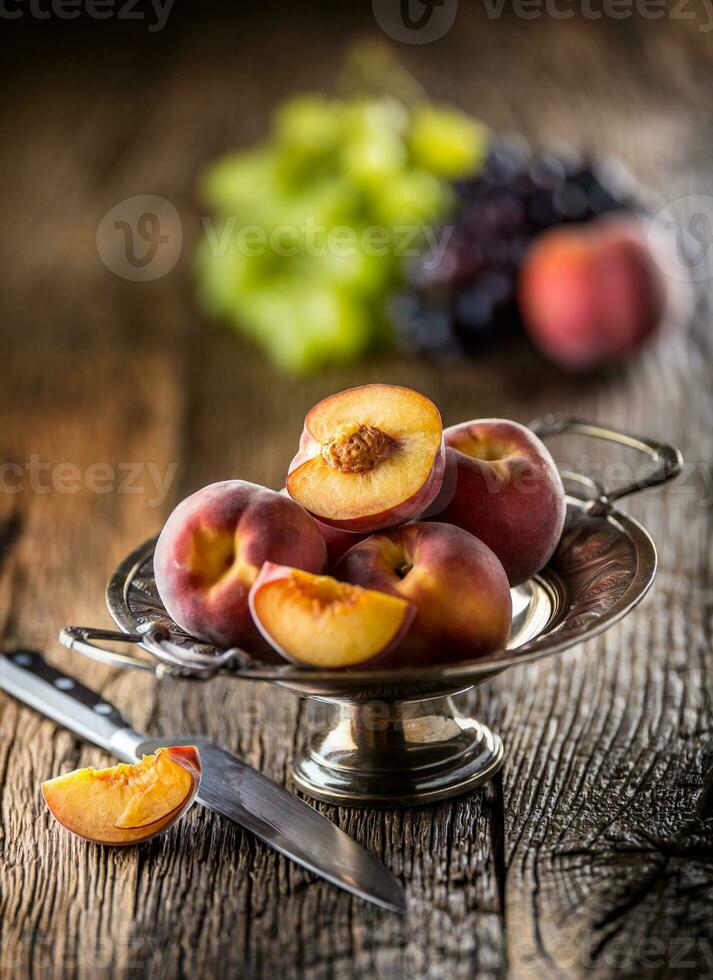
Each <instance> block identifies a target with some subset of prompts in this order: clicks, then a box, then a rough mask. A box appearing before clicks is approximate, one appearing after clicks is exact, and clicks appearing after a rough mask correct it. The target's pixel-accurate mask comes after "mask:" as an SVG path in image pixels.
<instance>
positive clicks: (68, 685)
mask: <svg viewBox="0 0 713 980" xmlns="http://www.w3.org/2000/svg"><path fill="white" fill-rule="evenodd" d="M0 690H3V691H5V692H6V693H7V694H10V695H12V696H13V697H14V698H16V699H17V700H18V701H22V702H23V703H24V704H26V705H28V706H29V707H31V708H34V709H35V710H36V711H39V712H40V714H43V715H45V716H46V717H48V718H51V719H52V720H53V721H55V722H57V723H58V724H59V725H62V726H63V727H64V728H68V729H69V730H70V731H72V732H74V733H75V734H76V735H79V736H80V737H81V738H83V739H84V740H85V741H88V742H91V743H92V744H93V745H98V746H99V747H100V748H103V749H105V750H106V751H107V752H110V753H111V754H112V755H115V756H117V757H118V758H119V759H122V760H123V761H124V762H135V761H136V760H137V759H140V758H141V757H142V755H144V754H147V753H151V752H153V751H155V749H157V748H158V747H159V746H161V745H195V746H196V748H197V749H198V751H199V752H200V755H201V763H202V770H203V775H202V778H201V785H200V788H199V791H198V796H197V802H198V803H199V804H201V805H202V806H204V807H206V808H207V809H209V810H212V811H215V812H216V813H219V814H221V815H222V816H224V817H227V818H228V819H230V820H233V821H234V822H235V823H237V824H239V825H240V826H241V827H244V828H245V829H246V830H249V831H250V832H251V833H253V834H254V835H255V836H256V837H258V838H259V839H260V840H262V841H263V842H264V843H265V844H267V845H268V846H269V847H272V848H274V850H276V851H279V853H280V854H284V855H285V857H287V858H290V859H291V860H292V861H295V862H296V863H297V864H300V865H302V866H303V867H305V868H307V869H308V870H309V871H312V872H314V873H315V874H317V875H319V876H320V877H322V878H325V879H326V880H327V881H330V882H331V883H332V884H334V885H337V886H338V887H339V888H343V889H344V890H345V891H348V892H350V893H351V894H353V895H357V896H358V897H359V898H362V899H364V900H365V901H368V902H372V903H374V904H375V905H380V906H381V907H382V908H386V909H390V910H392V911H394V912H405V911H406V907H407V906H406V896H405V894H404V891H403V888H402V887H401V885H400V884H399V883H398V881H397V880H396V878H394V876H393V875H392V874H391V873H390V872H389V871H387V870H386V868H385V867H384V866H383V865H382V864H381V863H380V862H379V861H378V860H377V859H376V858H375V857H373V855H371V854H369V852H368V851H366V850H365V849H364V848H363V847H361V845H359V844H357V843H356V841H354V840H352V838H351V837H349V836H348V835H347V834H345V833H344V831H342V830H340V829H339V828H338V827H335V825H334V824H333V823H331V821H330V820H328V819H327V818H326V817H325V816H323V815H322V814H321V813H319V812H318V811H317V810H315V809H314V807H311V806H309V804H307V803H304V802H303V801H302V800H298V799H297V797H295V796H292V794H291V793H289V792H288V791H287V790H286V789H284V788H283V787H282V786H280V785H278V784H277V783H275V782H274V781H273V780H272V779H270V778H269V777H267V776H265V775H263V774H262V773H261V772H258V771H257V769H253V768H252V766H249V765H248V764H247V763H245V762H243V761H242V760H241V759H239V758H238V757H237V756H235V755H232V754H231V753H230V752H226V751H225V750H224V749H222V748H220V746H218V745H216V744H215V742H212V741H211V740H210V739H208V738H205V737H204V736H201V735H181V736H173V735H170V736H169V735H166V736H163V737H162V738H146V737H145V736H144V735H140V734H139V733H138V732H136V731H134V729H133V728H131V726H130V725H129V724H128V722H127V721H126V719H125V718H124V717H123V716H122V715H121V713H120V712H119V711H118V710H117V708H115V707H114V705H112V704H109V703H108V702H107V701H105V700H104V699H103V698H102V697H101V696H100V695H99V694H97V693H96V692H94V691H92V690H90V689H89V688H87V687H85V686H84V685H83V684H80V682H79V681H77V680H76V679H75V678H73V677H70V676H69V675H68V674H65V673H61V672H60V671H57V670H55V669H54V668H53V667H51V666H50V665H49V664H48V663H47V662H46V661H45V659H44V658H43V657H42V655H41V654H39V653H37V652H36V651H33V650H15V651H13V652H12V653H2V654H0Z"/></svg>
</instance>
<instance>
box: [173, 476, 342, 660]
mask: <svg viewBox="0 0 713 980" xmlns="http://www.w3.org/2000/svg"><path fill="white" fill-rule="evenodd" d="M265 561H276V562H281V563H286V562H289V563H290V564H291V565H294V566H296V567H297V568H303V569H306V570H307V571H310V572H322V571H324V569H325V567H326V563H327V549H326V546H325V543H324V539H323V537H322V535H321V534H320V532H319V530H318V528H317V525H316V523H315V521H314V520H313V519H312V518H311V517H310V515H309V514H308V513H307V512H306V511H304V510H303V509H302V507H300V506H299V504H296V503H295V502H294V501H293V500H290V498H289V497H286V496H283V495H281V494H279V493H277V492H276V491H275V490H267V489H266V488H265V487H260V486H257V485H255V484H254V483H246V482H245V481H243V480H227V481H225V482H223V483H213V484H211V485H210V486H207V487H203V489H202V490H199V491H198V492H197V493H194V494H193V495H192V496H190V497H188V498H186V500H184V501H183V502H182V503H180V504H179V505H178V507H176V509H175V510H174V511H173V513H172V514H171V516H170V517H169V518H168V520H167V521H166V524H165V526H164V529H163V531H162V532H161V536H160V537H159V539H158V543H157V545H156V551H155V554H154V570H155V574H156V587H157V588H158V592H159V595H160V596H161V599H162V601H163V604H164V605H165V607H166V609H167V611H168V614H169V615H170V616H171V618H172V619H173V620H174V621H175V622H176V623H178V625H179V626H181V627H182V628H183V629H184V630H186V631H187V632H188V633H190V634H191V635H192V636H195V637H198V638H199V639H202V640H205V641H207V642H209V643H215V644H217V645H218V646H222V647H233V646H237V647H242V648H243V649H245V650H252V651H254V650H258V649H260V648H261V647H262V646H263V643H262V639H261V636H260V633H259V631H258V630H257V628H256V626H255V624H254V623H253V620H252V617H251V615H250V609H249V606H248V595H249V592H250V588H251V586H252V585H253V583H254V582H255V580H256V579H257V577H258V574H259V572H260V569H261V568H262V565H263V562H265Z"/></svg>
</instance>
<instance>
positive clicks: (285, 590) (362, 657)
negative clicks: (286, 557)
mask: <svg viewBox="0 0 713 980" xmlns="http://www.w3.org/2000/svg"><path fill="white" fill-rule="evenodd" d="M250 608H251V609H252V613H253V617H254V618H255V622H256V623H257V624H258V627H259V628H260V630H261V631H262V633H263V635H264V637H265V639H266V640H267V641H268V642H269V643H270V644H271V645H272V646H273V647H274V648H275V649H276V650H277V651H278V652H279V653H281V654H282V655H283V656H284V657H285V658H287V659H288V660H292V661H294V662H295V663H299V664H303V665H306V666H310V667H327V668H339V667H356V666H359V665H362V664H365V663H367V662H371V661H373V660H375V659H376V658H378V657H381V656H383V655H385V654H386V653H388V651H389V650H390V649H391V648H392V647H393V646H394V645H395V644H396V643H398V642H399V640H400V639H401V638H402V637H403V636H404V635H405V633H406V631H407V630H408V628H409V626H410V624H411V622H412V620H413V617H414V615H415V609H414V608H413V607H412V606H411V604H410V603H408V602H407V601H405V600H404V599H402V598H401V597H392V596H389V595H383V594H382V593H380V592H374V591H369V590H367V589H362V588H359V587H358V586H354V585H348V584H345V583H344V582H338V581H337V580H336V579H334V578H330V577H329V576H327V575H310V574H309V573H308V572H302V571H300V570H299V569H294V568H289V567H285V566H282V565H273V564H271V563H270V562H267V563H266V564H265V565H264V566H263V569H262V571H261V573H260V576H259V578H258V580H257V582H256V583H255V585H254V586H253V588H252V590H251V592H250Z"/></svg>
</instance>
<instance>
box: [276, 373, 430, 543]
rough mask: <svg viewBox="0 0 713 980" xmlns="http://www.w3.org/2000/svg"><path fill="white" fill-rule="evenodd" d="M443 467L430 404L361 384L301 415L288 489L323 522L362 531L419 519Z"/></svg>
mask: <svg viewBox="0 0 713 980" xmlns="http://www.w3.org/2000/svg"><path fill="white" fill-rule="evenodd" d="M444 463H445V448H444V445H443V430H442V425H441V416H440V414H439V412H438V409H437V408H436V406H435V405H434V404H433V402H431V401H430V400H429V399H428V398H426V397H425V396H424V395H421V394H419V393H418V392H416V391H412V390H411V389H410V388H402V387H399V386H397V385H386V384H373V385H364V386H362V387H361V388H351V389H349V390H347V391H342V392H339V393H338V394H336V395H332V396H330V397H329V398H325V399H324V400H323V401H321V402H319V403H318V404H317V405H315V406H314V408H312V409H311V410H310V412H308V414H307V418H306V419H305V425H304V430H303V432H302V436H301V438H300V445H299V451H298V453H297V455H296V456H295V458H294V459H293V460H292V463H291V464H290V468H289V473H288V476H287V491H288V493H289V494H290V496H291V497H292V498H293V499H294V500H296V501H297V502H298V503H300V504H302V506H303V507H305V508H306V509H307V510H308V511H309V512H310V513H311V514H312V515H313V516H314V517H315V518H316V519H317V520H318V521H320V522H321V523H322V524H327V525H330V526H331V527H335V528H338V529H340V530H343V531H353V532H358V533H369V532H371V531H374V530H378V529H379V528H383V527H390V526H392V525H394V524H402V523H405V522H406V521H409V520H412V519H413V518H415V517H418V516H419V514H422V513H423V511H424V510H425V509H426V508H427V507H428V506H429V505H430V504H431V503H432V501H433V500H434V499H435V497H436V496H437V494H438V492H439V490H440V488H441V483H442V482H443V469H444Z"/></svg>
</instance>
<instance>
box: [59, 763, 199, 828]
mask: <svg viewBox="0 0 713 980" xmlns="http://www.w3.org/2000/svg"><path fill="white" fill-rule="evenodd" d="M200 778H201V760H200V756H199V754H198V750H197V749H195V748H194V747H193V746H192V745H186V746H178V745H177V746H173V747H171V748H161V749H157V750H156V751H155V752H154V753H153V754H152V755H145V756H144V757H143V759H142V760H141V761H140V762H136V763H134V764H133V765H128V764H127V763H123V762H122V763H120V764H119V765H118V766H112V767H111V768H110V769H94V767H93V766H90V767H89V768H88V769H75V770H74V772H68V773H66V774H65V775H64V776H56V777H55V778H54V779H48V780H46V781H45V782H44V783H42V795H43V796H44V798H45V803H46V804H47V806H48V807H49V809H50V812H51V814H52V816H53V817H54V818H55V820H56V821H57V822H58V823H59V824H61V826H62V827H64V828H65V830H69V831H70V833H72V834H76V835H77V836H78V837H83V838H84V839H85V840H89V841H93V842H94V843H95V844H117V845H122V844H140V843H142V842H143V841H146V840H149V838H151V837H155V836H156V834H160V833H161V832H162V831H164V830H167V829H168V828H169V827H170V826H172V825H173V824H174V823H175V822H176V821H177V820H178V819H179V818H180V817H182V816H183V814H184V813H185V812H186V811H187V810H188V808H189V807H190V806H191V804H192V803H193V801H194V800H195V798H196V793H197V792H198V786H199V784H200Z"/></svg>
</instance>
